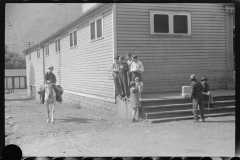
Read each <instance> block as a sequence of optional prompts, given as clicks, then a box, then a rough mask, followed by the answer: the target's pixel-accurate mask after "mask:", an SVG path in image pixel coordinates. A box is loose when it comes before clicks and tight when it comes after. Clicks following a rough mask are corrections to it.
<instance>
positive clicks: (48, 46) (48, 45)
mask: <svg viewBox="0 0 240 160" xmlns="http://www.w3.org/2000/svg"><path fill="white" fill-rule="evenodd" d="M47 54H48V55H49V45H48V46H47Z"/></svg>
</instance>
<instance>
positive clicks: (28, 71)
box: [25, 54, 31, 84]
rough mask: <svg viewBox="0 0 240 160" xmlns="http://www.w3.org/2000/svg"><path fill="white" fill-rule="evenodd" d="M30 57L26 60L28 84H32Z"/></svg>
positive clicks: (27, 56)
mask: <svg viewBox="0 0 240 160" xmlns="http://www.w3.org/2000/svg"><path fill="white" fill-rule="evenodd" d="M29 55H30V54H28V55H26V56H25V58H26V76H27V77H26V81H27V84H29V82H30V65H31V60H29Z"/></svg>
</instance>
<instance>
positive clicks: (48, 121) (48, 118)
mask: <svg viewBox="0 0 240 160" xmlns="http://www.w3.org/2000/svg"><path fill="white" fill-rule="evenodd" d="M46 105H47V123H50V117H49V104H48V102H46Z"/></svg>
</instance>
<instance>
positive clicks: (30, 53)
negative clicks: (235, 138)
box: [29, 53, 31, 61]
mask: <svg viewBox="0 0 240 160" xmlns="http://www.w3.org/2000/svg"><path fill="white" fill-rule="evenodd" d="M29 61H31V53H29Z"/></svg>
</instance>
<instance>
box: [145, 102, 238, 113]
mask: <svg viewBox="0 0 240 160" xmlns="http://www.w3.org/2000/svg"><path fill="white" fill-rule="evenodd" d="M234 105H235V100H229V101H216V102H215V104H214V106H215V107H223V106H234ZM204 106H205V108H207V107H208V103H204ZM142 108H143V112H145V113H151V112H160V111H172V110H187V109H192V103H184V104H167V105H155V106H143V107H142Z"/></svg>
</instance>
